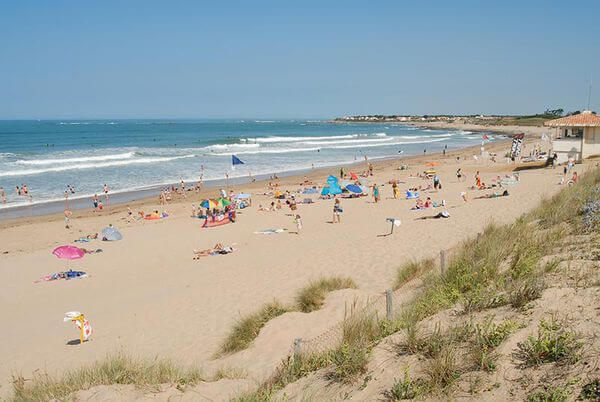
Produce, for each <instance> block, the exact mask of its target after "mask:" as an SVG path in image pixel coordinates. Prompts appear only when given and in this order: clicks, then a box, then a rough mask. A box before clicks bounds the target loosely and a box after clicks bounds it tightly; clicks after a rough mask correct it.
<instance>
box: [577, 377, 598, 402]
mask: <svg viewBox="0 0 600 402" xmlns="http://www.w3.org/2000/svg"><path fill="white" fill-rule="evenodd" d="M578 399H579V400H582V401H600V377H599V378H595V379H593V380H592V381H590V382H588V383H587V384H585V385H584V386H583V387H582V388H581V392H580V393H579V397H578Z"/></svg>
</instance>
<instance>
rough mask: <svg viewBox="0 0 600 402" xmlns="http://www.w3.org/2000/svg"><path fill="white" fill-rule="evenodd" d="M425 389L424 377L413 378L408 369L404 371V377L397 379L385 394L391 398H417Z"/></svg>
mask: <svg viewBox="0 0 600 402" xmlns="http://www.w3.org/2000/svg"><path fill="white" fill-rule="evenodd" d="M424 391H425V383H424V381H423V380H422V379H416V380H412V379H411V378H410V376H409V375H408V371H405V372H404V378H402V379H401V380H395V382H394V384H393V385H392V388H390V389H389V390H388V391H385V392H384V393H383V396H384V397H385V398H387V399H389V400H393V401H399V400H406V399H415V398H417V397H418V396H420V395H421V394H422V393H423V392H424Z"/></svg>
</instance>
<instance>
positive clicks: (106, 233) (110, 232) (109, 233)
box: [102, 226, 123, 241]
mask: <svg viewBox="0 0 600 402" xmlns="http://www.w3.org/2000/svg"><path fill="white" fill-rule="evenodd" d="M122 238H123V235H122V234H121V232H119V229H117V228H116V227H114V226H108V227H105V228H104V229H102V240H104V241H117V240H121V239H122Z"/></svg>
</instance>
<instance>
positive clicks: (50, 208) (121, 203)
mask: <svg viewBox="0 0 600 402" xmlns="http://www.w3.org/2000/svg"><path fill="white" fill-rule="evenodd" d="M448 129H451V130H460V128H454V127H448ZM494 134H498V135H505V133H500V132H498V133H494ZM505 141H506V140H504V139H499V140H497V141H494V142H493V143H490V144H488V145H491V147H494V146H495V145H496V144H499V143H503V142H505ZM479 148H480V145H470V146H466V147H462V148H454V149H449V150H448V151H447V154H448V155H452V154H453V153H457V152H459V153H460V152H464V151H467V150H470V149H473V150H474V149H479ZM440 155H442V152H433V153H431V154H428V155H427V156H423V155H421V154H415V155H405V156H390V157H385V158H377V159H370V160H369V162H371V163H372V164H373V166H374V167H376V166H378V165H380V164H381V163H388V162H394V161H395V162H399V161H403V160H412V159H414V158H420V157H425V158H429V157H438V156H440ZM364 163H365V161H364V160H362V161H356V162H351V163H342V164H337V165H331V166H324V167H318V168H314V169H310V168H308V169H306V168H304V169H293V170H288V171H282V172H272V173H265V174H259V175H256V176H252V177H253V178H254V179H255V181H251V180H250V179H249V178H248V177H247V176H241V177H233V178H229V179H228V180H227V179H225V178H223V179H211V180H207V181H206V182H204V183H203V186H202V189H201V191H200V192H199V193H197V192H196V191H194V190H191V191H190V190H188V191H186V193H187V194H188V195H191V196H205V195H208V194H210V193H214V190H215V189H217V188H219V187H227V189H228V190H229V189H237V190H240V191H243V192H248V190H251V189H254V188H255V187H257V186H258V187H264V185H263V184H264V183H266V182H268V181H269V180H270V178H271V177H272V176H273V175H277V176H278V177H279V179H280V185H286V184H289V183H288V181H289V180H298V179H299V178H302V177H304V176H308V177H309V179H311V181H313V182H314V180H312V179H313V178H316V177H320V176H322V175H329V174H333V175H335V176H337V173H338V172H339V170H338V169H339V167H340V166H343V167H347V168H353V167H356V166H360V165H362V164H364ZM281 179H287V180H285V181H282V180H281ZM227 182H229V183H228V184H229V185H228V186H227ZM192 183H194V184H195V183H196V182H195V181H189V182H187V184H192ZM171 186H175V187H176V188H179V187H180V183H169V184H157V185H152V186H149V187H147V188H142V189H133V190H123V191H119V192H115V193H112V194H110V193H109V200H110V205H111V206H110V208H109V207H108V206H105V209H104V211H102V212H96V213H94V212H93V208H92V207H91V206H90V203H91V201H90V198H91V196H92V195H83V196H81V197H77V198H72V199H69V209H70V210H71V211H72V212H73V218H81V217H83V215H81V214H82V213H83V214H85V215H86V216H88V214H90V213H93V214H95V215H97V214H100V215H102V214H107V213H109V212H108V211H110V212H111V213H112V212H114V211H118V212H123V211H125V209H126V207H127V205H129V206H130V207H133V206H135V207H139V206H144V205H148V204H152V203H154V201H155V200H156V197H158V195H159V194H160V192H161V191H162V190H163V189H164V188H166V187H171ZM98 197H99V198H100V199H101V200H104V196H103V195H101V194H99V195H98ZM205 198H214V197H210V196H206V197H205ZM181 200H185V198H182V197H181V196H180V195H176V200H173V201H172V202H171V204H172V203H177V202H180V201H181ZM168 205H170V204H168ZM64 209H65V200H64V199H54V200H49V201H40V202H36V203H32V204H29V205H23V204H21V205H15V206H11V207H3V208H2V209H0V228H2V227H8V226H13V225H15V224H18V223H19V221H20V220H25V221H26V222H28V223H30V222H34V221H37V220H38V219H44V218H45V217H53V220H58V219H63V214H62V212H63V211H64Z"/></svg>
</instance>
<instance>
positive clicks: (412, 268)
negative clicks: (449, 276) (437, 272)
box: [393, 258, 435, 290]
mask: <svg viewBox="0 0 600 402" xmlns="http://www.w3.org/2000/svg"><path fill="white" fill-rule="evenodd" d="M434 267H435V262H434V259H433V258H427V259H424V260H420V261H409V262H407V263H406V264H404V265H402V266H400V268H398V271H397V273H396V280H395V282H394V286H393V289H394V290H396V289H400V288H401V287H402V286H404V285H405V284H406V283H408V282H410V281H411V280H413V279H414V278H417V277H419V276H421V275H423V274H424V273H426V272H430V271H432V270H433V268H434Z"/></svg>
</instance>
